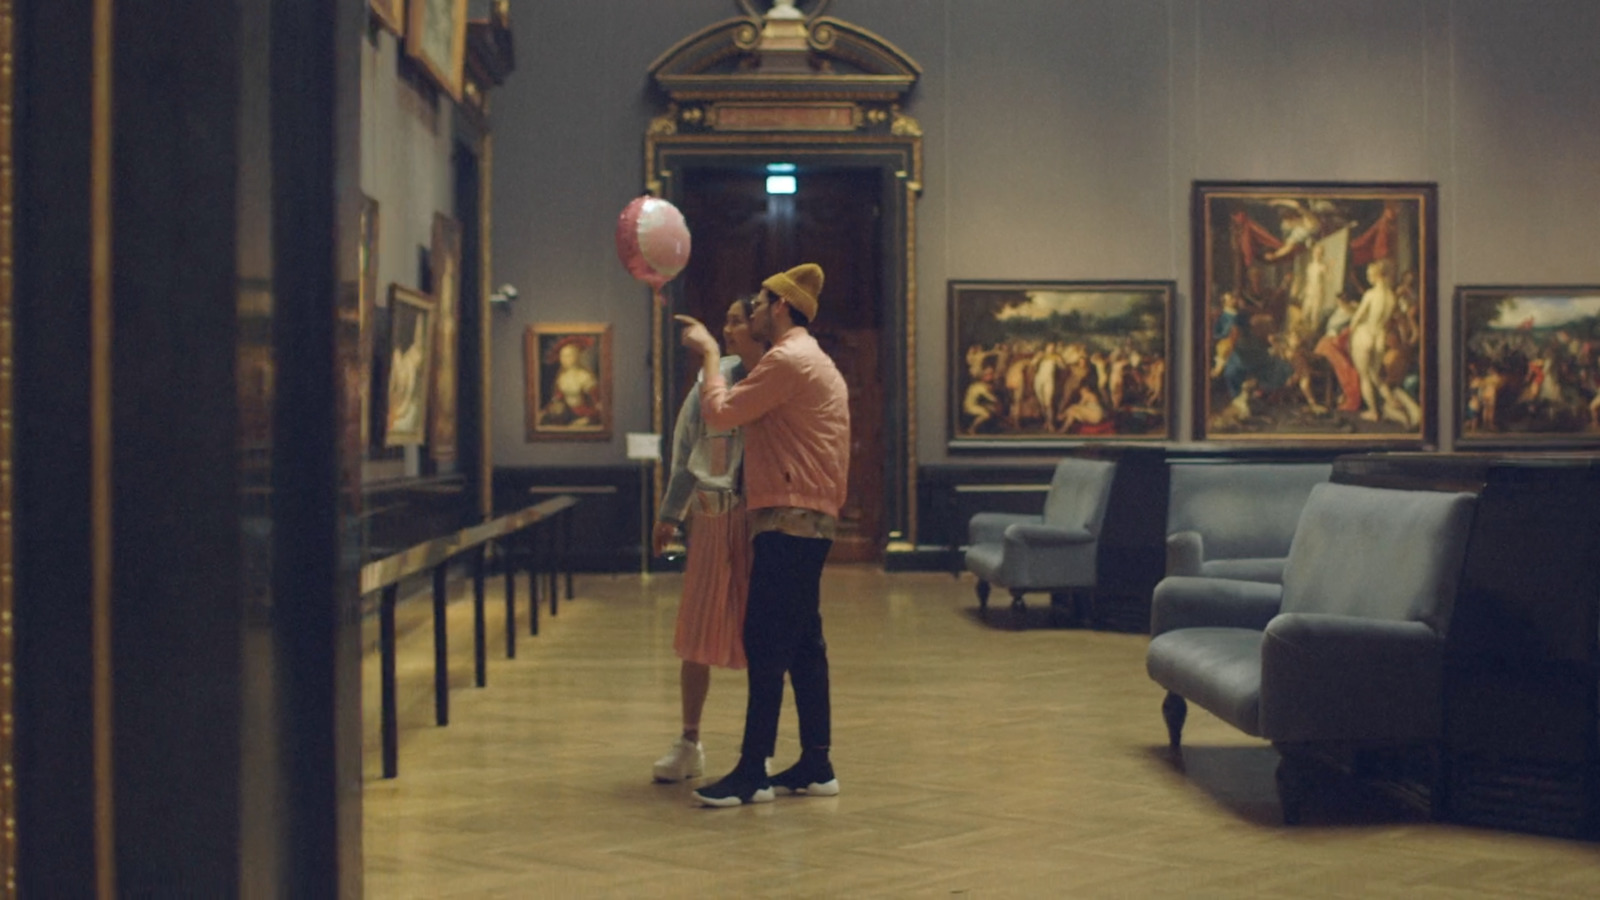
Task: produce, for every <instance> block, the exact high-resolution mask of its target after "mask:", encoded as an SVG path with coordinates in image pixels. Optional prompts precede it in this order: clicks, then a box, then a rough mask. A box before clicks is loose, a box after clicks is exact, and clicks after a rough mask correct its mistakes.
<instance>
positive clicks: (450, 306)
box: [428, 213, 461, 462]
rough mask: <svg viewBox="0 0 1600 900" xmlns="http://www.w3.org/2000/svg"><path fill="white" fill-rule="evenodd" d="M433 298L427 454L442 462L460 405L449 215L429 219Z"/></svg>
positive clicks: (455, 245) (457, 265)
mask: <svg viewBox="0 0 1600 900" xmlns="http://www.w3.org/2000/svg"><path fill="white" fill-rule="evenodd" d="M428 262H429V266H430V268H431V269H432V272H433V299H434V303H435V304H436V306H437V312H438V317H437V320H436V324H435V330H434V334H435V335H436V336H435V338H434V341H433V346H434V359H433V401H432V403H431V405H430V406H429V407H428V453H429V455H430V456H432V457H433V458H434V459H435V460H437V461H440V462H443V461H445V460H452V459H455V458H456V420H457V410H458V409H459V406H460V404H458V403H457V398H458V397H459V394H460V378H459V373H460V358H461V354H460V349H461V226H460V225H458V224H457V223H456V220H455V219H452V218H450V217H449V216H446V215H442V214H438V213H435V214H434V216H433V248H432V250H430V251H429V253H428Z"/></svg>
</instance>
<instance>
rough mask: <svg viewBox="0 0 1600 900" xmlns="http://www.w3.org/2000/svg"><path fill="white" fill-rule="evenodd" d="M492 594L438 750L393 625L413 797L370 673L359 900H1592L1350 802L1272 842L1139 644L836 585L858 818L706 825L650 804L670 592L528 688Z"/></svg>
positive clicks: (416, 616) (662, 791) (1233, 772)
mask: <svg viewBox="0 0 1600 900" xmlns="http://www.w3.org/2000/svg"><path fill="white" fill-rule="evenodd" d="M493 584H494V587H495V593H492V594H491V603H490V609H491V611H492V614H493V615H492V617H491V622H490V647H491V657H490V669H489V686H488V687H487V688H486V689H483V690H478V689H474V688H472V687H471V686H470V682H471V675H472V661H471V628H470V614H471V609H470V604H467V603H460V602H458V603H455V604H453V606H452V620H451V640H452V643H451V647H452V657H451V658H452V666H453V669H452V679H453V682H454V683H455V684H456V685H457V687H456V689H455V690H454V691H453V692H452V696H451V711H452V724H451V725H450V726H449V727H448V728H436V727H434V726H433V724H432V715H433V712H432V710H433V707H432V681H431V678H432V674H431V672H432V670H431V665H432V646H431V633H430V631H429V629H428V628H427V627H425V626H421V623H422V621H423V619H422V618H420V617H422V616H425V614H426V609H425V608H426V605H427V604H426V603H422V604H413V606H414V607H415V608H413V609H410V610H405V611H403V616H402V619H403V622H402V624H403V625H404V620H405V619H410V620H413V622H414V623H415V624H417V625H418V626H420V627H416V628H415V630H414V631H411V632H410V633H409V634H406V635H405V636H403V637H402V653H401V656H400V678H401V697H402V705H401V728H402V732H401V755H400V771H401V774H400V778H399V779H397V780H394V781H384V780H382V779H380V778H379V777H378V770H379V766H378V759H377V755H376V746H377V729H378V726H377V717H376V710H377V660H376V656H375V654H374V655H373V656H372V658H371V659H369V661H368V666H367V672H366V691H367V696H368V703H367V706H368V709H369V712H368V714H367V719H368V722H367V732H366V733H367V735H368V748H369V749H368V753H367V781H366V786H365V808H364V818H365V826H364V829H365V837H366V840H365V857H366V893H367V896H369V897H374V898H404V897H419V898H420V897H427V898H469V897H471V898H513V897H612V896H615V897H936V896H963V897H981V898H987V897H1086V898H1098V897H1117V898H1121V897H1185V898H1187V897H1230V898H1231V897H1273V898H1283V897H1313V898H1326V897H1363V898H1366V897H1373V898H1388V897H1394V898H1400V897H1403V898H1408V900H1429V898H1490V897H1518V898H1551V900H1554V898H1562V900H1567V898H1577V897H1600V847H1596V846H1595V845H1593V844H1586V843H1578V842H1569V841H1561V840H1556V839H1551V838H1543V837H1534V836H1528V835H1518V834H1508V833H1500V832H1492V831H1486V830H1478V829H1469V828H1461V827H1455V826H1446V825H1436V824H1433V823H1430V822H1426V821H1424V820H1422V819H1421V818H1420V817H1419V816H1417V815H1416V814H1414V813H1412V812H1410V811H1408V810H1406V809H1405V808H1403V807H1398V806H1395V805H1393V804H1392V803H1390V802H1389V801H1388V800H1387V799H1386V798H1382V797H1377V796H1372V795H1368V794H1366V793H1365V792H1363V791H1361V790H1358V789H1356V788H1354V787H1352V786H1349V785H1344V786H1340V785H1334V786H1333V789H1332V790H1330V791H1329V793H1328V795H1327V796H1326V798H1324V799H1321V800H1319V801H1316V802H1315V803H1314V805H1312V806H1311V807H1309V808H1308V809H1307V819H1308V822H1307V824H1305V825H1302V826H1299V827H1295V828H1286V827H1284V826H1282V825H1281V824H1279V820H1278V806H1277V799H1276V791H1275V789H1274V787H1273V768H1274V766H1275V764H1276V756H1275V754H1274V753H1273V751H1272V750H1271V749H1270V747H1267V746H1266V745H1264V744H1262V743H1261V742H1259V741H1256V740H1253V739H1251V738H1248V737H1245V736H1244V735H1241V734H1238V733H1237V732H1235V731H1233V730H1232V729H1231V728H1230V727H1229V726H1227V725H1225V724H1223V723H1221V722H1220V721H1219V720H1217V719H1214V718H1212V717H1211V716H1209V715H1208V714H1206V713H1205V712H1203V711H1201V710H1198V709H1194V708H1191V713H1190V717H1189V725H1188V728H1187V730H1186V734H1185V738H1186V744H1187V745H1188V749H1187V752H1186V753H1185V771H1182V772H1180V771H1178V770H1177V768H1176V767H1175V766H1174V764H1173V762H1172V761H1171V760H1170V759H1169V757H1168V754H1167V751H1166V747H1165V744H1166V733H1165V729H1164V727H1163V725H1162V721H1161V715H1160V711H1159V708H1160V703H1161V698H1162V694H1161V692H1160V690H1159V689H1158V688H1156V687H1155V685H1153V684H1152V683H1151V682H1150V681H1149V680H1148V679H1147V678H1146V676H1145V673H1144V649H1145V644H1146V638H1144V637H1143V636H1140V635H1131V634H1116V633H1102V632H1092V631H1080V630H1067V629H1054V628H1048V627H1042V625H1043V611H1042V610H1039V611H1038V612H1037V613H1036V616H1037V618H1038V620H1039V621H1038V622H1036V623H1035V624H1036V625H1038V626H1041V627H1033V628H1029V629H1026V630H1014V629H1010V628H1008V627H1007V626H1008V624H1009V614H1008V611H1007V610H1006V609H1004V608H1003V605H1002V608H1000V609H997V610H993V611H992V612H991V616H992V618H993V619H994V623H993V624H992V625H986V624H983V623H981V622H979V621H978V620H977V619H976V617H975V608H976V603H975V601H974V599H973V594H972V582H971V580H970V577H968V578H964V579H962V580H960V581H957V580H954V579H952V578H950V577H949V576H948V575H938V574H924V573H915V574H896V575H889V574H884V573H882V572H879V571H876V570H874V569H868V568H856V567H836V568H830V569H829V570H828V573H827V575H826V578H825V582H824V588H823V597H824V600H823V613H824V620H825V623H826V628H827V634H828V639H829V648H830V658H831V661H832V667H833V703H834V716H835V718H834V743H835V750H834V760H835V765H836V768H837V770H838V773H839V777H840V781H841V785H842V787H843V792H842V794H841V795H840V796H839V797H836V798H816V799H811V798H798V797H796V798H788V797H780V798H778V800H777V801H776V802H774V803H770V804H762V805H756V806H748V807H742V808H738V809H731V810H707V809H700V808H698V807H696V806H694V805H693V804H692V802H691V800H690V797H689V791H690V790H691V788H692V786H693V785H692V784H691V785H656V784H652V783H651V781H650V765H651V763H652V762H653V761H654V760H655V758H656V757H657V756H659V755H660V754H661V753H662V752H664V751H665V749H666V747H667V745H668V743H669V742H670V741H671V739H672V738H673V737H674V735H675V734H676V730H677V725H678V683H677V672H678V663H677V659H676V658H675V657H674V656H673V654H672V650H671V640H672V628H673V616H674V614H675V611H676V607H677V592H678V589H679V586H680V584H681V581H680V579H679V577H678V576H674V575H657V576H653V577H652V578H651V579H650V580H649V581H642V580H641V579H640V578H639V577H638V576H637V575H618V576H595V575H590V576H579V578H578V580H577V588H578V594H579V596H578V599H577V600H575V601H573V602H571V603H563V604H562V607H561V614H560V617H559V618H558V619H554V620H552V619H550V618H548V617H546V618H545V619H544V622H543V624H544V634H543V635H542V636H541V637H538V638H532V639H530V638H526V637H523V638H521V639H520V641H519V648H518V649H519V653H518V658H517V659H516V660H514V661H507V660H505V659H504V658H503V656H504V651H503V648H504V641H503V638H502V635H503V632H502V631H501V630H500V628H501V624H502V623H501V620H500V619H499V618H498V607H499V604H496V603H494V602H493V601H494V599H495V598H496V596H497V592H498V587H499V585H498V583H493ZM520 589H525V587H524V586H521V585H519V590H520ZM1041 600H1042V598H1041ZM1040 605H1042V604H1040ZM525 609H526V606H525V603H524V604H523V609H520V610H519V617H520V616H523V615H525ZM522 621H523V627H524V628H525V627H526V619H523V620H522ZM744 693H745V690H744V681H743V675H742V673H726V672H721V671H719V672H717V673H716V674H715V675H714V676H713V680H712V689H711V698H710V702H709V704H708V707H707V710H706V715H705V722H704V738H703V739H704V742H705V744H706V747H707V754H708V769H709V770H710V771H709V773H708V774H712V775H718V776H719V775H721V774H722V773H723V772H725V771H726V770H727V769H728V768H729V767H731V766H732V764H733V762H734V758H735V755H736V748H737V746H738V742H739V734H740V729H741V727H742V723H743V709H744ZM785 702H786V706H785V709H784V720H783V726H782V731H781V735H780V740H779V750H778V758H777V764H778V765H779V766H783V765H787V764H788V762H789V761H790V760H791V759H792V758H793V756H794V754H795V753H796V745H795V725H794V718H793V703H792V698H786V700H785Z"/></svg>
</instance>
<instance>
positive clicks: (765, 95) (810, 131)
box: [644, 2, 922, 553]
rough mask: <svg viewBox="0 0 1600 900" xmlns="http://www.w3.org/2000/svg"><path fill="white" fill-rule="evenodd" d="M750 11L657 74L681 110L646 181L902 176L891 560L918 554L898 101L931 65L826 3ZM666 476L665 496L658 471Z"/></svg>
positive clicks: (914, 193) (896, 251)
mask: <svg viewBox="0 0 1600 900" xmlns="http://www.w3.org/2000/svg"><path fill="white" fill-rule="evenodd" d="M740 5H741V7H742V8H744V9H745V10H746V12H747V13H749V14H748V15H746V16H741V17H739V18H734V19H728V20H725V21H723V22H719V23H717V24H715V25H712V26H710V27H708V28H705V29H703V30H701V31H700V32H697V33H696V34H693V35H691V36H689V37H687V38H685V39H684V40H682V41H680V42H679V43H678V44H677V45H676V46H674V47H673V48H672V49H670V50H668V51H667V52H666V53H665V54H663V55H662V56H661V58H659V59H657V60H656V61H655V63H653V64H652V65H651V66H650V74H651V76H652V77H653V78H654V80H655V82H656V84H657V85H658V86H660V87H661V88H662V89H663V90H664V91H666V93H667V95H668V96H669V97H670V98H671V103H670V104H669V106H668V108H667V111H666V112H665V113H663V114H662V115H659V116H657V117H656V118H655V119H654V120H653V121H652V122H651V123H650V128H649V130H648V132H647V133H646V135H645V154H644V155H645V159H644V163H645V173H644V174H645V186H646V188H647V189H648V190H649V191H650V192H651V193H652V194H655V195H656V196H659V197H664V198H666V199H669V200H671V199H675V198H677V197H679V196H680V191H681V187H680V184H681V173H682V172H683V171H684V170H685V169H688V168H693V167H696V166H717V165H725V164H734V165H736V164H739V163H740V162H744V163H751V162H756V161H763V160H778V159H782V160H784V161H788V162H794V163H796V164H797V165H801V166H805V165H807V164H811V165H816V164H819V163H826V164H830V165H843V166H851V167H862V168H878V169H880V170H883V171H885V172H886V173H887V174H889V175H892V176H893V179H894V181H893V183H894V184H896V185H898V191H896V192H892V193H896V194H897V196H886V197H883V198H882V199H883V201H884V205H885V207H886V208H885V211H884V212H885V215H884V221H885V228H886V231H887V233H888V234H889V242H890V244H891V252H890V253H889V254H888V256H889V259H888V260H887V261H886V264H885V270H886V271H885V272H884V273H883V274H884V276H885V280H884V283H885V285H886V286H887V288H888V289H887V290H886V291H885V294H886V296H885V301H886V304H887V307H886V309H885V314H886V315H885V323H886V324H885V329H884V334H885V335H887V336H890V337H889V343H890V345H891V346H889V347H888V348H887V349H888V350H889V352H890V356H891V363H890V366H889V371H888V372H887V373H886V379H887V380H888V381H889V382H890V383H889V384H887V385H886V392H885V395H886V396H887V397H888V398H890V402H889V403H888V404H887V405H886V409H885V417H886V421H885V423H884V425H885V432H884V433H885V434H886V435H888V440H887V442H886V444H887V447H888V448H889V454H890V457H891V458H890V459H889V460H888V477H887V478H886V485H885V492H886V493H887V495H888V496H886V497H885V498H884V500H885V503H884V511H885V520H886V530H887V532H888V547H887V548H886V550H887V552H889V553H894V552H897V551H907V550H910V549H911V548H913V547H914V546H915V544H916V527H917V525H916V522H917V509H916V502H917V498H916V484H917V452H916V447H917V417H916V387H917V368H916V346H917V342H916V338H917V334H916V321H917V316H916V312H917V277H916V273H917V265H916V263H917V255H916V245H917V227H916V222H917V219H916V201H917V197H918V196H920V194H921V193H922V129H921V126H919V125H918V124H917V122H916V120H914V119H912V118H911V117H910V116H907V115H905V114H904V113H903V112H902V111H901V107H900V103H901V101H902V100H903V98H904V96H905V95H906V94H907V93H908V92H909V91H910V90H911V88H912V87H913V86H914V85H915V83H916V80H917V78H918V77H919V76H920V75H921V68H920V67H919V66H918V65H917V64H916V62H914V61H913V60H912V59H911V58H910V57H908V56H906V55H905V54H904V53H903V52H901V51H900V50H899V49H898V48H896V47H894V46H893V45H891V44H890V43H888V42H887V41H885V40H884V39H882V38H880V37H878V36H877V35H875V34H873V33H871V32H869V31H867V30H865V29H863V28H859V27H857V26H855V25H851V24H850V23H848V22H844V21H841V20H839V19H835V18H831V17H826V16H822V15H820V13H821V11H822V9H823V8H824V7H825V6H826V5H827V4H826V3H812V4H809V6H810V10H811V12H810V13H809V14H808V15H803V16H797V15H796V11H795V10H794V8H793V7H788V8H787V10H785V9H783V8H782V7H783V6H785V5H783V4H773V7H772V8H771V9H770V10H768V12H767V13H766V14H765V15H758V14H756V13H755V12H754V10H753V8H752V7H751V6H750V4H749V3H747V2H741V4H740ZM690 224H691V227H692V226H693V223H690ZM670 295H671V292H670V291H669V296H670ZM670 314H671V311H670V310H663V309H656V310H654V314H653V316H652V325H651V346H652V348H653V353H652V359H651V398H652V403H651V407H652V410H651V411H652V417H651V422H652V427H653V429H654V430H655V431H656V432H657V433H665V432H666V430H667V427H668V425H669V423H668V421H667V416H668V413H669V408H670V409H673V410H675V409H676V406H675V405H669V402H668V397H667V392H668V390H669V385H670V384H671V383H672V381H671V380H670V379H669V375H670V374H671V373H669V372H668V371H666V367H667V360H668V359H670V358H671V356H672V347H673V343H672V342H673V341H674V340H675V334H674V330H673V329H672V328H670V327H669V320H668V318H667V317H668V316H669V315H670ZM896 336H897V337H898V338H899V339H898V340H896V339H895V337H896ZM655 481H656V485H657V490H658V491H659V490H660V489H661V487H662V486H663V483H664V482H663V478H662V466H661V464H660V463H657V465H656V474H655ZM658 499H659V498H658Z"/></svg>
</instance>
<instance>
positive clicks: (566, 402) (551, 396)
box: [523, 322, 613, 441]
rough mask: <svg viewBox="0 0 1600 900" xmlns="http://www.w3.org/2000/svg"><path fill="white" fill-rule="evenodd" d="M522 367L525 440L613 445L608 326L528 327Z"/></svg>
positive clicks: (580, 324) (537, 324)
mask: <svg viewBox="0 0 1600 900" xmlns="http://www.w3.org/2000/svg"><path fill="white" fill-rule="evenodd" d="M523 361H524V365H525V370H526V378H525V385H526V391H525V406H524V410H525V414H526V426H527V440H529V441H609V440H611V433H612V427H611V423H612V406H613V403H612V392H611V326H610V325H607V324H598V323H587V322H586V323H576V324H575V323H536V324H533V325H529V326H528V330H527V332H526V335H525V337H524V341H523Z"/></svg>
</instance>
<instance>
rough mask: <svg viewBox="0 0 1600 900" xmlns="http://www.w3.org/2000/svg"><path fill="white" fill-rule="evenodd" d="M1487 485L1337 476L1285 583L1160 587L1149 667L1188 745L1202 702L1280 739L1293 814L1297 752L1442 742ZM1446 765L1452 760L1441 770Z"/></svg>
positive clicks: (1314, 497) (1305, 525) (1303, 528)
mask: <svg viewBox="0 0 1600 900" xmlns="http://www.w3.org/2000/svg"><path fill="white" fill-rule="evenodd" d="M1473 499H1474V498H1473V496H1472V495H1470V494H1447V493H1435V492H1432V491H1399V490H1385V489H1379V488H1366V487H1353V486H1350V485H1339V484H1323V485H1318V486H1317V487H1316V488H1314V489H1312V491H1311V496H1310V498H1309V500H1308V501H1307V502H1306V506H1305V510H1304V512H1303V513H1302V515H1301V517H1300V525H1299V527H1298V528H1297V529H1296V530H1295V534H1294V543H1293V545H1292V546H1291V547H1290V550H1289V561H1288V564H1287V566H1286V567H1285V570H1284V578H1283V584H1282V585H1277V584H1267V583H1262V582H1250V581H1234V580H1228V579H1220V578H1193V577H1181V576H1180V577H1169V578H1167V579H1165V580H1163V581H1162V582H1161V583H1160V584H1159V585H1157V586H1156V590H1155V595H1154V599H1153V602H1152V608H1151V634H1152V635H1153V637H1152V639H1151V641H1150V648H1149V652H1148V656H1147V659H1146V668H1147V670H1148V671H1149V673H1150V677H1151V678H1152V679H1154V680H1155V681H1156V682H1157V683H1158V684H1160V685H1161V686H1162V687H1164V688H1166V689H1167V698H1166V701H1165V702H1164V703H1163V704H1162V713H1163V715H1164V716H1165V718H1166V722H1167V732H1168V737H1169V738H1170V740H1171V743H1172V747H1173V749H1174V750H1175V751H1178V752H1181V749H1180V740H1181V737H1182V732H1183V723H1184V718H1185V715H1186V712H1187V709H1188V706H1187V702H1188V701H1192V702H1194V703H1197V704H1199V705H1200V706H1201V707H1202V708H1204V709H1206V710H1207V711H1209V712H1211V713H1213V714H1215V715H1216V716H1217V717H1218V718H1221V719H1222V720H1224V721H1226V722H1228V723H1229V724H1231V725H1233V726H1234V727H1235V728H1238V729H1240V730H1241V731H1244V732H1246V733H1247V734H1252V735H1256V736H1258V737H1263V738H1266V739H1267V740H1269V741H1272V742H1273V745H1274V746H1275V747H1277V749H1278V751H1279V753H1280V754H1281V756H1282V762H1281V763H1280V765H1279V769H1278V788H1279V796H1280V799H1281V800H1282V803H1283V811H1284V821H1286V822H1289V823H1293V822H1296V821H1298V819H1299V804H1300V800H1301V797H1300V793H1301V791H1300V782H1299V779H1298V778H1297V777H1296V772H1295V767H1296V766H1295V761H1296V760H1297V759H1298V758H1301V757H1304V756H1305V755H1307V754H1308V752H1312V751H1319V750H1324V749H1327V748H1328V747H1329V746H1335V747H1355V748H1362V747H1371V746H1374V745H1376V746H1381V747H1402V748H1415V747H1421V748H1424V749H1427V750H1430V751H1436V750H1437V746H1438V741H1439V740H1440V738H1441V735H1442V718H1443V712H1444V705H1443V697H1442V690H1443V688H1442V684H1443V678H1444V643H1445V639H1446V636H1447V634H1448V633H1449V627H1450V614H1451V612H1452V609H1453V607H1454V603H1455V594H1456V585H1457V583H1458V580H1459V578H1460V574H1461V567H1462V560H1463V557H1464V555H1465V551H1466V544H1467V533H1468V530H1469V529H1470V527H1471V524H1472V510H1473ZM1435 774H1436V775H1437V773H1435Z"/></svg>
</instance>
